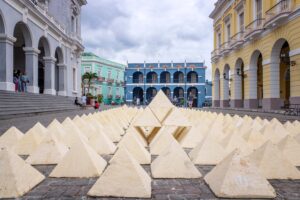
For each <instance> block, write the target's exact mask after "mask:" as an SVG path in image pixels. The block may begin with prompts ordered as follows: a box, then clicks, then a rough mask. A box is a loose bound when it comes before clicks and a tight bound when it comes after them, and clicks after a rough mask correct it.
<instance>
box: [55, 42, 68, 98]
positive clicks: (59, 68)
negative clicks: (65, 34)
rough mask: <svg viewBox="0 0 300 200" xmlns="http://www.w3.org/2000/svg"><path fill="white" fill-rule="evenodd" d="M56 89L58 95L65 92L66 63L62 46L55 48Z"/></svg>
mask: <svg viewBox="0 0 300 200" xmlns="http://www.w3.org/2000/svg"><path fill="white" fill-rule="evenodd" d="M55 59H56V62H55V90H56V92H57V94H58V95H64V94H63V93H64V92H65V83H64V81H65V77H64V73H65V67H66V66H65V65H64V56H63V51H62V49H61V48H60V47H57V48H56V50H55Z"/></svg>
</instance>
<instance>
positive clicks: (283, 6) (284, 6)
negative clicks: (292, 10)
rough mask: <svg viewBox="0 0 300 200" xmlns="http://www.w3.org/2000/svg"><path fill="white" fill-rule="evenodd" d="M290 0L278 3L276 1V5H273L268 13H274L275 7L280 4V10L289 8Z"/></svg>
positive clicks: (282, 0)
mask: <svg viewBox="0 0 300 200" xmlns="http://www.w3.org/2000/svg"><path fill="white" fill-rule="evenodd" d="M289 2H290V1H289V0H281V1H279V2H278V3H276V4H275V5H274V6H272V7H271V8H270V9H269V10H267V11H266V15H272V14H274V13H271V11H273V10H274V9H275V8H277V7H278V6H280V11H282V10H285V9H287V8H289Z"/></svg>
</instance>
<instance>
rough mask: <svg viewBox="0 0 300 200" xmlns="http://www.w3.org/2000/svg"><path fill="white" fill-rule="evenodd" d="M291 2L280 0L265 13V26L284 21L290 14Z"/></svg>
mask: <svg viewBox="0 0 300 200" xmlns="http://www.w3.org/2000/svg"><path fill="white" fill-rule="evenodd" d="M290 2H291V1H290V0H281V1H280V2H278V3H277V4H275V5H274V6H273V7H272V8H270V9H269V10H268V11H267V12H266V24H265V25H266V26H270V25H274V23H276V22H278V21H280V20H283V19H285V18H286V17H288V15H289V14H290V13H291V3H290Z"/></svg>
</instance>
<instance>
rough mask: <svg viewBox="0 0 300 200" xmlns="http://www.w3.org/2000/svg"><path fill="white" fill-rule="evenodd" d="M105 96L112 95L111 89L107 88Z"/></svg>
mask: <svg viewBox="0 0 300 200" xmlns="http://www.w3.org/2000/svg"><path fill="white" fill-rule="evenodd" d="M107 94H108V95H112V90H111V87H107Z"/></svg>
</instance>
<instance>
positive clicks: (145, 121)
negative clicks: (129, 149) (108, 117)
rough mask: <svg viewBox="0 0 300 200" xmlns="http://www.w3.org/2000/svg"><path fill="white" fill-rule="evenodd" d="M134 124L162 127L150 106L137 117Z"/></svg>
mask: <svg viewBox="0 0 300 200" xmlns="http://www.w3.org/2000/svg"><path fill="white" fill-rule="evenodd" d="M133 125H134V126H138V127H161V124H160V122H159V120H158V119H157V118H156V116H155V115H154V114H153V112H152V111H151V109H150V108H149V107H147V108H145V110H144V111H143V112H142V113H141V114H140V115H139V116H138V117H137V118H136V119H135V121H134V124H133Z"/></svg>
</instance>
